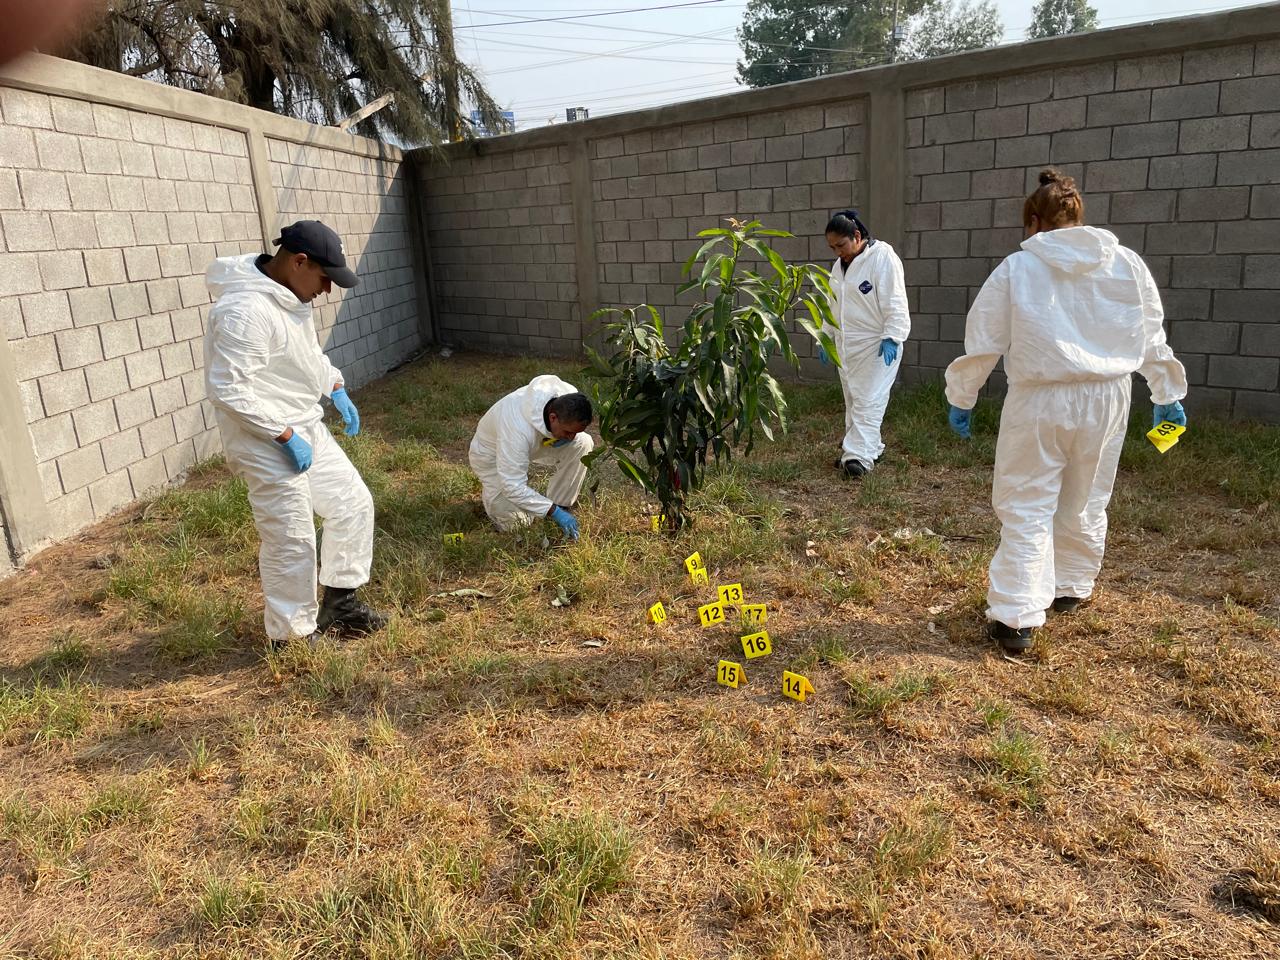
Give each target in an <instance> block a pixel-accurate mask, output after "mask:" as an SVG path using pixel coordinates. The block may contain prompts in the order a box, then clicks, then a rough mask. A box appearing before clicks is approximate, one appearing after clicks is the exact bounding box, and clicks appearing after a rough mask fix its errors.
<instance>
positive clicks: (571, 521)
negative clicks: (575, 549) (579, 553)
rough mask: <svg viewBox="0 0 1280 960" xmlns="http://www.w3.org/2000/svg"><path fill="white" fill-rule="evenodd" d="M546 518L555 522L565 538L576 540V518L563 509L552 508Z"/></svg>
mask: <svg viewBox="0 0 1280 960" xmlns="http://www.w3.org/2000/svg"><path fill="white" fill-rule="evenodd" d="M547 516H549V517H550V518H551V519H552V520H554V521H555V522H556V524H557V525H558V526H559V527H560V529H561V530H562V531H563V532H564V534H565V536H567V537H571V538H572V539H574V540H577V539H578V518H577V517H575V516H574V515H573V514H572V513H570V512H569V511H568V510H566V509H565V508H564V507H552V508H551V512H550V513H549V514H547Z"/></svg>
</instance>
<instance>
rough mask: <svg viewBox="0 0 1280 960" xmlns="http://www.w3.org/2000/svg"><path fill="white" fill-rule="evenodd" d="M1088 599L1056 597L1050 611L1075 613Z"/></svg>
mask: <svg viewBox="0 0 1280 960" xmlns="http://www.w3.org/2000/svg"><path fill="white" fill-rule="evenodd" d="M1086 599H1087V598H1086V597H1054V598H1053V606H1052V607H1050V609H1051V610H1053V612H1054V613H1075V612H1076V611H1077V610H1079V609H1080V605H1081V604H1082V603H1084V602H1085V600H1086Z"/></svg>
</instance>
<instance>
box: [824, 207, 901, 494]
mask: <svg viewBox="0 0 1280 960" xmlns="http://www.w3.org/2000/svg"><path fill="white" fill-rule="evenodd" d="M826 234H827V245H828V246H829V247H831V249H832V251H833V252H834V253H835V254H836V262H835V263H834V264H832V266H831V293H832V295H833V299H832V303H831V312H832V314H834V315H835V318H836V322H837V323H838V324H839V325H840V329H839V330H838V331H836V352H837V354H838V355H839V357H840V386H841V388H842V389H843V391H844V442H843V443H842V444H841V448H840V458H839V459H838V460H837V461H836V467H838V468H839V469H842V470H843V471H844V472H845V473H846V474H847V475H848V476H850V477H854V478H857V477H861V476H862V475H863V474H865V473H866V472H867V471H869V470H870V469H871V468H872V467H873V466H875V462H876V461H877V460H878V459H880V455H881V454H882V453H884V443H883V442H882V441H881V439H880V423H881V421H883V420H884V411H885V408H886V407H888V405H889V391H890V390H892V389H893V382H894V380H895V379H896V378H897V376H898V366H899V363H900V359H899V358H900V355H901V351H902V344H903V343H905V342H906V339H907V337H908V336H909V335H910V333H911V315H910V314H909V313H908V311H907V285H906V281H905V280H904V279H903V275H902V261H901V260H900V259H899V258H898V254H897V253H896V252H895V251H894V249H893V247H891V246H889V244H887V243H885V242H884V241H883V240H876V239H875V238H874V237H872V236H871V233H870V231H868V230H867V228H866V227H865V226H863V224H862V221H861V220H859V219H858V212H857V211H856V210H844V211H841V212H840V213H837V214H836V215H835V216H833V217H832V218H831V222H830V223H828V224H827V229H826Z"/></svg>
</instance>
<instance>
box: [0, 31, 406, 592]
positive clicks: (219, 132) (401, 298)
mask: <svg viewBox="0 0 1280 960" xmlns="http://www.w3.org/2000/svg"><path fill="white" fill-rule="evenodd" d="M0 157H2V158H3V161H4V163H3V166H0V325H2V326H3V330H4V332H5V337H4V338H3V340H0V520H2V521H3V526H2V527H0V530H2V531H3V533H4V537H5V542H4V543H3V547H4V548H3V549H0V558H3V562H0V570H2V569H4V568H6V567H8V566H10V565H12V564H13V563H14V562H21V561H22V560H23V559H24V558H25V557H27V556H29V555H30V554H31V553H32V552H34V551H35V550H36V549H38V548H39V547H40V546H42V545H43V544H45V543H48V542H50V541H52V540H57V539H60V538H63V537H66V536H69V535H71V534H73V533H75V532H76V531H78V530H80V529H82V528H83V527H85V526H87V525H88V524H90V523H92V522H93V521H95V520H97V519H100V518H102V517H104V516H106V515H107V514H109V513H111V512H112V511H114V510H116V509H118V508H120V507H122V506H124V505H126V504H128V503H129V502H130V501H132V500H134V499H135V498H138V497H141V496H143V495H145V494H147V493H150V492H151V491H154V490H156V489H157V488H159V487H162V486H164V485H165V484H168V483H172V482H174V481H176V480H178V479H180V478H181V477H182V476H183V474H184V472H185V471H186V470H187V468H188V467H190V466H191V465H192V464H193V463H194V462H195V461H196V460H198V459H202V458H205V457H208V456H211V455H213V454H215V453H217V452H218V451H219V449H220V440H219V437H218V433H217V430H216V428H215V423H214V420H213V415H212V409H211V407H210V405H209V403H208V401H207V400H206V399H205V393H204V380H203V369H202V367H203V337H204V331H205V325H206V320H207V317H208V311H209V307H210V297H209V293H208V290H207V288H206V286H205V279H204V277H205V270H206V268H207V267H208V265H209V263H210V262H211V261H212V260H213V259H214V258H216V257H220V256H230V255H236V254H242V253H256V252H261V251H263V250H267V249H274V248H271V247H270V240H271V239H274V237H276V236H277V235H278V233H279V227H280V226H281V224H282V223H287V222H291V221H292V220H294V219H298V218H300V217H315V218H319V219H322V220H325V221H327V222H329V223H330V224H332V225H333V226H334V227H335V228H337V229H338V230H339V231H345V232H346V242H347V248H348V255H349V256H350V258H351V260H352V261H353V262H354V263H355V265H356V269H357V271H358V272H360V273H361V274H362V275H363V282H362V284H361V286H360V287H358V288H357V290H355V291H352V293H351V294H348V295H346V296H344V297H342V298H340V299H335V301H334V302H331V303H328V304H324V305H321V306H320V307H319V320H320V323H319V326H320V328H321V337H322V345H323V346H325V347H326V349H328V350H331V351H333V354H334V357H335V360H336V361H337V362H338V363H339V364H340V366H342V367H344V368H345V369H344V376H345V377H346V379H347V381H348V383H350V384H352V385H353V386H358V385H359V384H360V383H363V382H367V381H368V380H371V379H373V378H375V377H377V376H379V375H380V374H382V373H383V372H385V371H386V370H387V369H389V368H390V367H392V366H393V365H395V364H396V363H398V362H400V361H402V360H404V359H405V358H407V357H408V356H410V355H411V354H412V353H414V352H415V351H416V350H418V349H419V348H420V346H421V345H422V341H423V336H422V332H423V321H424V319H425V318H424V316H423V313H424V310H425V306H426V304H425V301H424V302H423V303H422V304H421V309H420V303H419V296H418V287H417V281H418V277H417V273H418V271H416V270H415V269H414V257H413V248H412V240H411V226H412V221H411V211H410V209H409V204H408V201H407V197H406V190H405V180H406V177H405V176H404V174H403V173H402V171H401V166H402V164H401V160H402V158H401V155H400V152H399V151H397V150H395V149H394V148H390V147H387V146H385V145H382V144H378V143H376V142H373V141H368V140H363V139H360V138H356V137H351V136H349V135H347V134H345V133H340V132H338V131H336V130H331V129H325V128H319V127H314V126H311V125H310V124H305V123H301V122H298V121H293V120H288V119H285V118H282V117H277V116H274V115H272V114H265V113H263V112H261V111H256V110H252V109H250V108H247V107H242V106H239V105H236V104H231V103H227V102H225V101H220V100H215V99H213V98H209V97H203V96H200V95H198V94H193V93H189V92H187V91H180V90H174V89H171V88H166V87H162V86H160V85H158V84H153V83H149V82H146V81H141V80H136V79H133V78H129V77H122V76H118V75H116V74H111V73H108V72H105V71H100V70H95V69H93V68H90V67H86V66H83V65H81V64H74V63H69V62H66V61H60V60H55V59H53V58H50V57H41V56H33V57H30V58H27V59H25V60H23V61H19V62H18V63H17V64H10V65H8V66H6V67H5V68H4V69H3V70H0Z"/></svg>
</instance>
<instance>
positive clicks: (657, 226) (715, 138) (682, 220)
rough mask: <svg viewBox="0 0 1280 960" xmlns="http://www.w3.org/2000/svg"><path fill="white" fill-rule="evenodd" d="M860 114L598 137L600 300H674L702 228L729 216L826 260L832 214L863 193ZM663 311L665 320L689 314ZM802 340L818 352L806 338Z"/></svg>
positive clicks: (856, 108)
mask: <svg viewBox="0 0 1280 960" xmlns="http://www.w3.org/2000/svg"><path fill="white" fill-rule="evenodd" d="M865 115H866V105H865V104H864V103H863V102H861V101H853V102H847V101H841V102H836V103H830V104H815V105H813V106H808V107H803V108H799V109H794V110H777V111H770V112H765V113H759V114H752V115H749V116H742V117H730V118H726V119H723V120H713V121H712V120H708V121H701V122H695V123H687V124H681V125H679V126H671V127H665V128H660V129H657V130H644V131H639V132H636V133H630V134H626V135H620V136H612V137H604V138H601V139H598V140H593V141H591V143H590V145H589V150H590V153H591V166H590V172H591V194H592V205H593V206H592V213H593V221H594V239H595V257H596V260H597V263H598V271H597V277H598V281H599V283H598V288H597V293H598V297H599V299H600V302H601V303H602V304H607V305H615V306H616V305H622V306H630V305H633V304H638V303H649V304H653V305H655V306H658V307H660V308H670V307H674V306H675V305H676V296H675V290H676V287H677V286H678V285H679V284H680V283H681V282H682V281H683V280H684V279H685V278H684V277H683V275H682V273H681V269H682V267H683V265H684V262H685V260H687V259H688V257H689V256H690V255H691V254H692V253H694V252H695V251H696V250H697V249H698V247H699V246H700V245H701V243H702V241H701V240H698V239H696V237H697V234H698V232H699V231H700V230H706V229H710V228H714V227H723V226H726V223H725V220H726V218H729V217H733V218H736V219H738V220H759V221H761V222H762V223H763V224H764V225H765V226H767V227H770V228H773V229H777V230H787V231H789V232H791V233H793V234H795V238H794V239H788V238H778V239H776V240H773V241H771V243H772V245H773V246H774V248H775V249H776V250H777V251H778V252H779V253H780V254H781V255H782V256H783V257H784V258H786V259H788V260H790V261H793V262H794V261H804V260H811V259H812V260H817V261H818V262H822V263H825V262H826V261H827V260H829V259H831V254H830V251H829V249H828V247H827V243H826V240H825V238H824V236H823V232H822V230H823V227H824V226H825V225H826V223H827V220H828V219H830V216H831V211H832V210H838V209H845V208H847V207H849V206H851V205H855V204H859V203H861V202H862V199H863V198H865V196H866V184H865V182H864V180H863V153H864V151H865V145H866V128H865ZM689 299H690V297H685V298H684V300H685V301H686V302H687V301H688V300H689ZM664 313H667V314H669V315H668V316H667V320H668V321H669V326H672V327H678V326H679V324H680V323H681V322H683V320H684V317H683V316H682V315H681V312H680V311H679V310H664ZM795 345H796V347H797V348H798V349H799V351H800V352H801V353H802V355H805V356H809V355H811V350H810V343H809V342H808V338H807V337H806V338H802V339H801V340H797V341H796V343H795Z"/></svg>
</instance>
